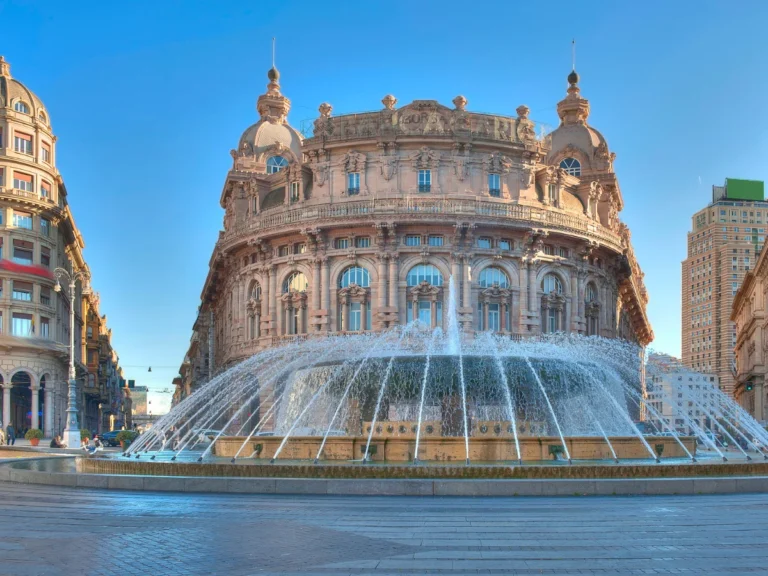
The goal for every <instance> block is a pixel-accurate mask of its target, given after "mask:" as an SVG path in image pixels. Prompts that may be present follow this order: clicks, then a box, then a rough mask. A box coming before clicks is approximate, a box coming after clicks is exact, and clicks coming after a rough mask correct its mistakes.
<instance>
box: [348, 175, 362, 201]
mask: <svg viewBox="0 0 768 576" xmlns="http://www.w3.org/2000/svg"><path fill="white" fill-rule="evenodd" d="M347 194H349V195H350V196H355V195H356V194H360V172H350V173H349V174H347Z"/></svg>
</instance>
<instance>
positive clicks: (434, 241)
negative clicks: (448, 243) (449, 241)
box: [429, 236, 443, 246]
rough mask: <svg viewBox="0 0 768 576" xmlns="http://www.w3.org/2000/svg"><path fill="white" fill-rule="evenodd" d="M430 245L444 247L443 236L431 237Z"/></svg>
mask: <svg viewBox="0 0 768 576" xmlns="http://www.w3.org/2000/svg"><path fill="white" fill-rule="evenodd" d="M429 245H430V246H442V245H443V237H442V236H430V237H429Z"/></svg>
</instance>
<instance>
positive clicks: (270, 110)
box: [256, 38, 291, 124]
mask: <svg viewBox="0 0 768 576" xmlns="http://www.w3.org/2000/svg"><path fill="white" fill-rule="evenodd" d="M267 78H269V84H267V92H266V94H262V95H261V96H259V99H258V101H257V102H256V109H257V110H258V111H259V115H260V116H261V118H262V120H267V121H269V122H272V123H279V124H283V123H285V121H286V117H287V116H288V111H289V110H290V109H291V101H290V100H288V98H286V97H285V96H283V95H282V93H281V92H280V72H279V71H278V69H277V68H276V67H275V39H274V38H272V68H270V69H269V72H267Z"/></svg>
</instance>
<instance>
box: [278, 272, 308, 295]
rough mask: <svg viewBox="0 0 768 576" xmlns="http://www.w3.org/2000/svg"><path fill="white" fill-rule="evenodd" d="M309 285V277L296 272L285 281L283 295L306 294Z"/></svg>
mask: <svg viewBox="0 0 768 576" xmlns="http://www.w3.org/2000/svg"><path fill="white" fill-rule="evenodd" d="M308 285H309V283H308V282H307V277H306V276H304V273H303V272H294V273H293V274H291V275H290V276H288V278H286V279H285V280H284V281H283V294H287V293H288V292H306V290H307V286H308Z"/></svg>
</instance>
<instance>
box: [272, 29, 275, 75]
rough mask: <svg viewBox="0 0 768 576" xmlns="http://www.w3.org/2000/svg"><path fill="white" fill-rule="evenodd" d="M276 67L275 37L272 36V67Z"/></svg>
mask: <svg viewBox="0 0 768 576" xmlns="http://www.w3.org/2000/svg"><path fill="white" fill-rule="evenodd" d="M274 67H275V38H274V36H273V37H272V68H274Z"/></svg>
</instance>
